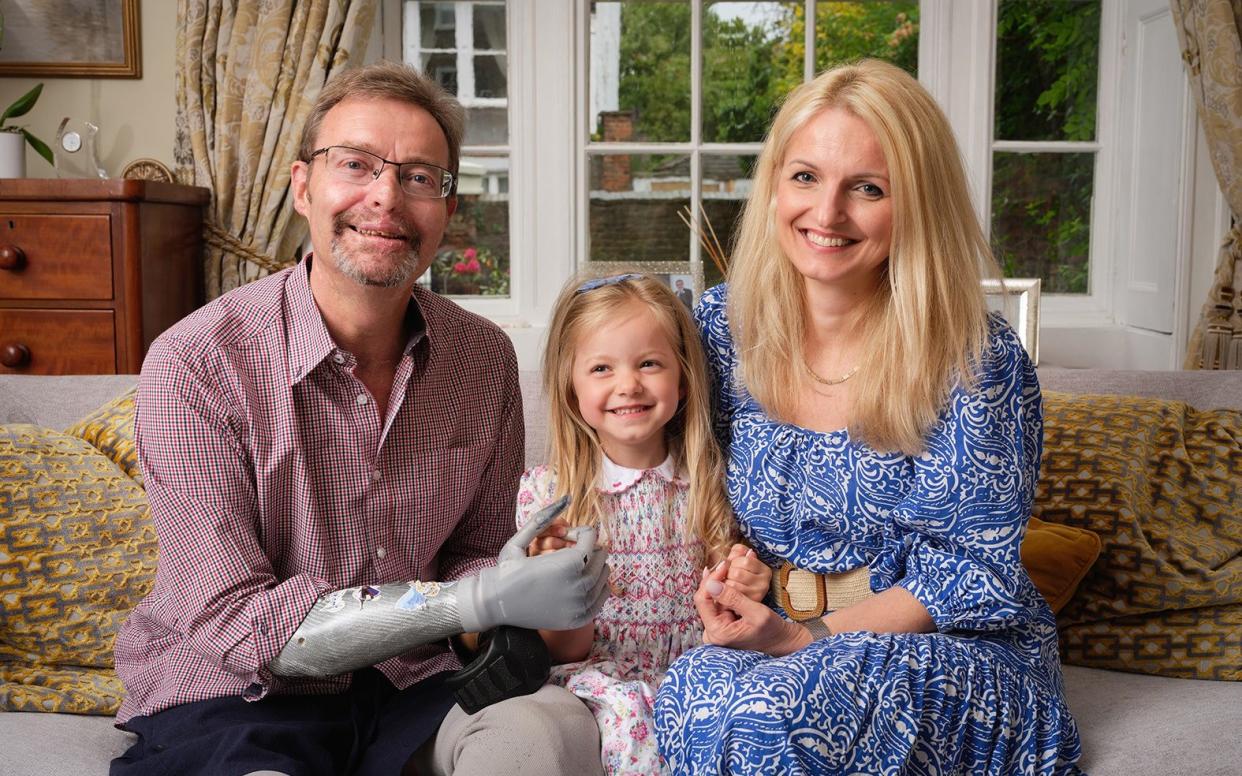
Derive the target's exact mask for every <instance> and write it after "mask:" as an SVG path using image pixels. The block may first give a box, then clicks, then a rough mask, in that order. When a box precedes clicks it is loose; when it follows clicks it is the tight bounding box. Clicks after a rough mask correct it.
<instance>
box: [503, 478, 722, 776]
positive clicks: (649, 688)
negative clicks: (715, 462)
mask: <svg viewBox="0 0 1242 776" xmlns="http://www.w3.org/2000/svg"><path fill="white" fill-rule="evenodd" d="M596 487H597V488H598V489H599V491H600V503H601V506H602V507H603V509H602V511H603V513H604V514H605V515H606V524H605V525H604V526H603V530H601V531H600V538H601V540H602V541H606V542H607V543H608V556H609V557H608V564H609V566H610V567H611V568H612V574H611V576H610V578H609V585H610V587H611V589H612V593H611V595H610V596H609V598H608V601H607V602H606V603H605V604H604V608H603V609H602V610H601V611H600V613H599V614H598V615H596V617H595V641H594V643H593V644H592V645H591V652H590V655H588V656H587V659H586V660H583V661H582V662H579V663H566V664H564V665H558V666H553V667H552V675H551V677H550V678H549V680H548V681H549V682H550V683H552V684H558V685H561V686H563V687H565V688H566V689H568V690H569V691H570V692H572V693H573V694H574V695H576V696H578V697H579V698H581V699H582V700H583V701H584V702H585V703H586V704H587V706H588V707H589V708H590V709H591V713H592V714H594V715H595V720H596V722H597V724H598V725H599V733H600V743H601V759H602V760H603V764H604V770H605V772H606V773H608V774H610V775H611V776H618V775H619V774H633V776H639V775H640V774H641V776H658V775H659V774H662V773H666V769H665V767H664V765H663V762H662V760H661V759H660V755H659V752H658V750H657V747H656V741H655V729H654V726H653V724H652V707H653V705H654V703H655V688H656V687H657V686H658V685H659V683H660V680H661V679H662V678H663V677H664V672H665V671H666V670H667V669H668V666H669V664H670V663H672V662H673V661H674V660H676V659H677V657H678V656H680V655H681V653H683V652H685V651H686V650H687V649H689V648H691V647H694V646H697V645H699V644H700V643H701V642H702V637H703V625H702V623H701V622H700V621H699V616H698V613H697V612H696V611H695V608H694V600H693V598H694V591H695V590H696V589H697V587H698V583H699V577H700V572H701V570H702V568H703V564H704V563H705V559H704V553H703V544H702V542H701V541H699V540H697V539H690V538H689V537H688V534H687V532H686V496H687V489H688V487H689V486H688V484H687V483H686V481H685V480H683V479H682V478H680V477H679V476H678V475H677V473H676V471H675V470H674V466H673V462H672V460H671V459H666V460H665V461H664V463H663V464H661V465H660V466H658V467H656V468H654V469H645V470H641V469H627V468H625V467H622V466H618V465H617V464H615V463H613V462H612V461H610V460H608V458H607V457H605V458H604V460H603V466H602V467H601V471H600V475H599V478H598V480H597V483H596ZM555 490H556V476H555V475H554V474H553V473H552V471H551V470H550V469H549V468H548V467H547V466H538V467H535V468H534V469H531V470H529V471H527V472H526V473H525V474H524V475H522V482H521V485H520V486H519V488H518V501H517V504H518V507H517V511H518V514H517V524H518V528H521V527H522V526H523V525H524V524H525V523H526V521H527V520H529V519H530V517H531V515H532V514H533V513H534V512H536V511H537V510H539V509H540V508H541V507H543V506H545V505H547V504H548V503H550V502H551V501H552V494H553V493H554V492H555Z"/></svg>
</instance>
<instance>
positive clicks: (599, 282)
mask: <svg viewBox="0 0 1242 776" xmlns="http://www.w3.org/2000/svg"><path fill="white" fill-rule="evenodd" d="M641 277H642V275H638V274H635V273H633V272H627V273H625V274H624V275H609V276H608V277H605V278H591V279H590V280H588V281H587V282H585V283H583V284H582V285H580V286H578V290H577V291H575V292H574V293H575V294H584V293H586V292H587V291H594V290H595V289H597V288H603V287H604V286H615V285H616V284H618V283H623V282H625V281H626V280H638V279H639V278H641Z"/></svg>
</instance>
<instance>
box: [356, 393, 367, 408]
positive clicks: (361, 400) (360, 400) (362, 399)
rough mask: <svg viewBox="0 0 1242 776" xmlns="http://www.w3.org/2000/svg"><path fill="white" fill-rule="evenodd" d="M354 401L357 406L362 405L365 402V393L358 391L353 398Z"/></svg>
mask: <svg viewBox="0 0 1242 776" xmlns="http://www.w3.org/2000/svg"><path fill="white" fill-rule="evenodd" d="M354 401H356V402H358V406H362V405H363V404H366V403H367V395H366V394H365V393H360V394H358V398H356V399H354Z"/></svg>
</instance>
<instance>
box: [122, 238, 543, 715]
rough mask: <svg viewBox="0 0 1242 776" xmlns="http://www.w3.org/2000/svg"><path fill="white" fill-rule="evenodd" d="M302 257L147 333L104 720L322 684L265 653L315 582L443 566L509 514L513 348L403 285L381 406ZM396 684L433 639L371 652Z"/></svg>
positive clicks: (487, 543) (428, 667)
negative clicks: (334, 328) (116, 682)
mask: <svg viewBox="0 0 1242 776" xmlns="http://www.w3.org/2000/svg"><path fill="white" fill-rule="evenodd" d="M309 263H310V259H309V258H308V259H307V260H306V261H304V262H302V263H301V264H299V265H298V266H296V267H292V268H290V269H287V270H284V271H282V272H279V273H277V274H275V275H272V276H270V277H267V278H264V279H262V280H259V281H256V282H254V283H251V284H249V285H247V286H243V287H242V288H239V289H237V290H235V291H233V292H231V293H229V294H226V295H225V296H223V297H221V298H219V299H217V300H215V301H213V302H212V303H211V304H208V305H207V306H205V307H203V308H202V309H200V310H198V311H196V312H195V313H193V314H191V315H190V316H189V317H187V318H186V319H185V320H183V321H181V322H180V323H178V324H177V325H176V326H174V327H173V328H171V329H169V330H168V331H167V332H166V333H165V334H163V335H162V336H161V337H160V338H159V339H158V340H156V342H155V343H154V344H153V345H152V347H151V351H150V353H149V354H148V356H147V359H146V362H145V363H144V364H143V369H142V378H141V380H140V383H139V390H138V414H137V423H136V435H137V442H138V452H139V457H140V462H141V465H142V470H143V474H144V477H145V480H146V489H147V497H148V499H149V500H150V505H151V517H152V519H153V520H154V523H155V529H156V533H157V535H158V537H159V567H158V570H157V572H156V575H155V584H154V587H153V589H152V591H151V593H150V594H149V595H148V596H147V597H146V598H145V599H143V601H142V602H141V603H140V604H139V605H138V606H137V608H136V609H135V610H134V611H133V613H132V614H131V615H130V617H129V620H128V621H127V622H126V623H125V625H124V626H123V627H122V628H121V630H120V633H119V634H118V635H117V640H116V670H117V673H118V674H119V675H120V677H121V679H122V681H124V683H125V688H126V691H127V697H126V698H125V702H124V703H123V704H122V705H121V710H120V712H119V714H118V715H117V721H118V723H123V722H125V721H126V720H128V719H129V718H130V717H133V716H137V715H150V714H152V713H154V712H157V711H160V710H161V709H165V708H168V707H170V706H175V705H178V704H182V703H187V702H190V701H196V700H202V699H206V698H214V697H221V696H227V695H241V696H243V697H245V698H247V699H249V700H257V699H258V698H261V697H263V696H264V695H266V694H267V693H269V692H276V693H304V694H324V693H334V692H341V691H342V690H343V689H344V688H345V687H346V686H347V685H348V682H349V678H348V677H347V676H344V677H337V678H332V679H326V680H318V679H282V678H278V677H274V676H273V675H272V674H271V673H270V672H269V671H268V670H267V668H266V666H267V664H268V663H269V662H270V661H271V660H272V659H273V658H274V657H275V656H276V655H277V653H279V652H280V650H281V648H282V647H283V646H284V645H285V643H286V642H287V641H288V640H289V638H290V637H291V636H292V634H293V632H294V630H295V629H296V628H297V626H298V624H299V623H300V622H301V621H302V618H303V617H304V616H305V615H306V613H307V612H308V611H309V610H310V608H311V606H312V605H313V604H314V603H315V601H316V599H318V598H319V597H320V596H322V595H323V594H325V593H327V592H329V591H332V590H339V589H341V588H345V587H352V586H358V585H364V584H367V585H376V584H381V583H387V582H398V581H408V580H413V579H422V580H451V579H457V578H460V577H463V576H468V575H471V574H474V573H476V572H477V571H478V570H479V569H481V568H483V567H485V566H488V565H491V564H493V563H495V557H496V555H497V553H498V552H499V551H500V548H501V546H502V545H503V544H504V542H505V541H506V540H507V539H508V538H509V536H511V535H512V533H513V514H514V503H515V495H516V491H517V483H518V476H519V474H520V473H521V466H522V459H523V449H524V446H523V428H522V402H521V395H520V392H519V389H518V380H517V361H516V358H515V357H514V352H513V346H512V344H511V343H510V342H509V339H508V337H506V336H505V334H504V333H503V332H502V331H500V329H498V328H497V327H496V326H494V325H493V324H491V323H489V322H487V321H485V320H484V319H482V318H480V317H478V316H476V315H474V314H472V313H468V312H466V311H465V310H462V309H461V308H460V307H458V306H457V305H455V304H453V303H451V302H449V301H447V300H445V299H441V298H440V297H438V296H436V295H435V294H432V293H431V292H429V291H426V290H424V289H422V288H416V289H415V290H414V293H413V303H412V304H411V305H410V312H409V315H410V316H411V318H410V320H411V322H412V324H413V326H412V328H414V329H415V334H414V335H413V336H411V338H410V340H409V343H408V344H407V346H406V350H405V354H404V356H403V358H402V360H401V363H400V364H399V366H398V367H397V372H396V378H395V380H394V382H393V387H392V393H391V397H390V398H389V401H388V409H387V417H385V418H380V417H379V414H378V412H377V409H376V405H375V402H374V400H373V399H372V398H371V396H370V394H369V393H368V392H367V390H366V388H365V387H364V386H363V384H362V382H361V381H360V380H358V378H356V377H355V376H354V375H353V372H352V369H353V367H354V366H355V365H356V363H357V362H356V361H355V359H354V356H353V355H352V354H350V353H348V352H346V351H344V350H341V349H340V348H338V347H336V345H335V344H334V343H333V341H332V338H331V336H330V335H329V334H328V330H327V329H326V328H325V326H324V323H323V318H322V317H321V316H320V313H319V310H318V308H317V307H316V306H315V301H314V299H313V297H312V295H311V290H310V282H309V277H308V267H309ZM377 667H378V668H379V670H380V671H382V672H383V673H384V675H385V676H387V677H388V679H389V680H390V681H392V682H393V684H394V685H395V686H397V687H399V688H405V687H408V686H410V685H411V684H414V683H415V682H417V681H419V680H420V679H423V678H425V677H427V676H429V675H431V674H433V673H435V672H438V671H444V670H453V669H456V668H458V667H460V663H458V662H457V660H456V658H455V657H454V656H453V654H452V653H451V652H449V651H448V649H447V645H446V644H434V645H427V646H424V647H420V648H418V649H415V650H413V651H412V652H408V653H406V654H404V655H400V656H397V657H394V658H391V659H389V660H386V661H384V662H382V663H380V664H379V665H378V666H377Z"/></svg>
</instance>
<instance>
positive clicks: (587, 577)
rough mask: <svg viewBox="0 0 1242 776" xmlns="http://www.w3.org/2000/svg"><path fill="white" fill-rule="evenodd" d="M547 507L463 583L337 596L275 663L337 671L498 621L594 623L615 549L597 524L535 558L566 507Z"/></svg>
mask: <svg viewBox="0 0 1242 776" xmlns="http://www.w3.org/2000/svg"><path fill="white" fill-rule="evenodd" d="M566 503H568V499H565V498H562V499H560V500H559V501H557V502H555V503H553V504H551V505H549V506H547V507H545V508H544V509H542V510H540V511H539V512H538V513H536V514H535V515H534V516H533V517H532V518H531V520H530V522H529V523H527V524H526V526H525V527H524V528H523V529H522V530H521V531H518V532H517V534H516V535H514V537H513V538H512V539H510V540H509V541H508V543H506V544H505V546H504V547H503V548H502V549H501V551H500V555H499V558H498V563H497V565H496V566H494V567H492V568H488V569H484V570H483V571H481V572H479V574H478V575H477V576H473V577H466V578H464V579H459V580H457V581H455V582H421V581H417V580H416V581H413V582H400V583H390V584H384V585H380V586H379V587H370V586H365V585H364V586H363V587H359V588H347V589H345V590H336V591H334V592H331V593H328V594H327V595H325V596H323V597H322V598H320V599H319V600H318V601H316V602H315V605H314V606H313V607H312V608H311V610H310V612H309V613H308V614H307V615H306V617H305V619H303V620H302V623H301V624H300V625H298V628H297V630H296V631H294V633H293V637H292V638H290V639H289V641H288V643H286V644H285V646H284V647H283V648H281V650H280V653H279V654H278V655H277V656H276V658H275V659H274V660H273V661H272V662H271V664H270V665H269V666H268V667H269V668H270V669H271V670H272V673H274V674H276V675H278V676H320V677H322V676H335V675H337V674H343V673H346V672H348V671H353V670H356V669H359V668H363V667H365V666H370V665H375V664H376V663H379V662H381V661H383V660H386V659H388V658H390V657H392V656H393V655H399V654H401V653H403V652H408V651H409V650H411V649H413V648H414V647H417V646H421V645H423V644H430V643H432V642H435V641H440V640H442V639H445V638H447V637H449V636H454V635H457V634H459V633H468V632H482V631H485V630H488V629H490V628H493V627H495V626H497V625H516V626H519V627H523V628H546V629H550V630H568V629H570V628H577V627H579V626H581V625H584V624H586V623H587V622H589V621H590V620H591V618H592V617H594V616H595V613H596V612H598V611H599V609H600V607H601V606H603V605H604V600H605V599H606V598H607V597H608V568H607V566H606V565H605V563H606V561H607V557H608V553H607V552H606V551H605V550H602V549H596V548H595V529H594V528H591V527H581V528H577V529H574V531H575V532H576V535H575V536H573V537H571V538H572V539H573V541H574V542H575V544H574V545H573V546H571V547H565V548H563V549H560V550H557V551H556V552H553V553H549V554H546V555H539V556H537V557H534V558H528V557H527V556H526V546H527V545H528V544H530V542H531V540H532V539H534V538H535V535H536V534H538V533H539V532H540V531H541V530H542V529H543V528H544V526H546V525H547V524H548V523H549V522H551V521H552V519H553V518H554V517H556V515H557V514H558V513H560V511H561V510H563V509H564V508H565V505H566Z"/></svg>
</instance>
